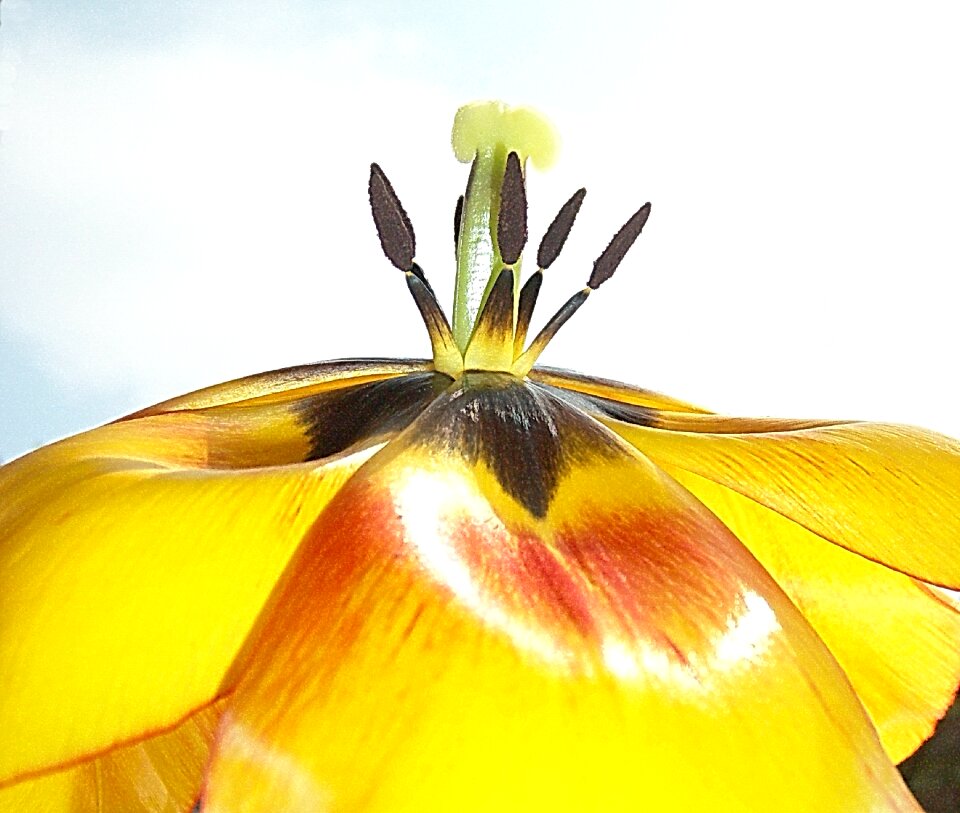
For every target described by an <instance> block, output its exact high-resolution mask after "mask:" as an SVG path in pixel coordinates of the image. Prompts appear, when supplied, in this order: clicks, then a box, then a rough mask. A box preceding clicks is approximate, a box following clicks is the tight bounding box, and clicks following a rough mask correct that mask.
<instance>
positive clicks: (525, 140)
mask: <svg viewBox="0 0 960 813" xmlns="http://www.w3.org/2000/svg"><path fill="white" fill-rule="evenodd" d="M451 141H452V143H453V152H454V154H455V155H456V156H457V160H459V161H462V162H464V163H469V162H470V161H472V160H473V159H474V156H476V154H477V153H478V152H485V151H488V150H494V149H496V148H497V147H498V146H499V147H501V148H505V149H506V150H512V151H514V152H516V153H517V155H519V156H520V159H521V160H523V159H526V158H529V159H530V160H531V161H533V165H534V166H535V167H536V168H537V169H540V170H543V169H549V168H550V167H551V166H552V165H553V162H554V161H555V160H556V158H557V152H558V148H559V143H560V139H559V136H558V135H557V131H556V129H555V128H554V126H553V125H552V124H551V123H550V121H549V120H548V119H547V118H546V117H545V116H544V115H543V114H542V113H539V112H537V111H536V110H534V109H533V108H530V107H508V106H507V105H505V104H504V103H503V102H496V101H492V102H471V103H470V104H465V105H464V106H463V107H461V108H460V109H459V110H458V111H457V114H456V116H454V119H453V134H452V136H451Z"/></svg>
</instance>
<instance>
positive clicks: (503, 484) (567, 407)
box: [0, 104, 960, 813]
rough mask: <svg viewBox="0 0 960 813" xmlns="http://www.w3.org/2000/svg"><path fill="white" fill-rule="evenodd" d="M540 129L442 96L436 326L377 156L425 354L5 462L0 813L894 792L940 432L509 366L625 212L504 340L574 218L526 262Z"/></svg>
mask: <svg viewBox="0 0 960 813" xmlns="http://www.w3.org/2000/svg"><path fill="white" fill-rule="evenodd" d="M551 139H552V134H551V131H550V130H549V127H548V126H547V125H546V124H545V123H544V121H543V120H542V119H540V118H538V117H537V116H536V115H535V114H533V113H531V112H530V111H527V110H510V109H507V108H505V107H503V106H501V105H498V104H486V105H475V106H469V107H467V108H464V109H462V110H461V111H460V113H458V117H457V120H456V123H455V129H454V147H455V151H456V152H457V154H458V156H459V157H460V158H461V159H465V160H469V161H472V169H471V173H470V180H469V182H468V185H467V191H466V194H465V196H464V197H463V198H462V199H461V201H460V203H459V205H458V207H457V212H456V218H455V221H456V226H455V232H456V234H455V238H456V246H457V265H458V278H457V284H456V298H455V302H454V309H453V318H452V321H448V320H447V317H446V316H445V314H444V312H443V310H442V308H441V307H440V305H439V304H438V302H437V300H436V298H435V296H434V294H433V291H432V289H431V287H430V284H429V283H428V281H427V277H426V275H425V273H424V271H423V270H422V269H421V268H420V266H419V265H418V264H417V262H416V244H415V238H414V231H413V228H412V226H411V223H410V220H409V218H408V217H407V214H406V212H405V211H404V209H403V207H402V205H401V203H400V200H399V197H398V195H397V194H396V192H395V191H394V189H393V187H392V186H391V184H390V182H389V181H388V180H387V177H386V175H385V173H384V172H383V171H382V170H381V169H380V167H378V166H377V165H373V166H372V168H371V173H370V180H369V184H370V186H369V192H370V202H371V207H372V210H373V217H374V221H375V226H376V229H377V233H378V235H379V238H380V242H381V245H382V247H383V250H384V253H385V254H386V257H387V259H388V260H389V261H390V262H391V263H392V264H393V265H394V266H395V267H396V268H397V269H398V270H399V271H400V272H401V274H402V275H403V277H404V278H405V281H406V284H407V287H408V288H409V290H410V292H411V294H412V295H413V299H414V301H415V303H416V306H417V308H418V309H419V311H420V313H421V315H422V317H423V321H424V323H425V324H426V327H427V331H428V335H429V338H430V342H431V346H432V358H430V359H428V360H407V361H389V360H382V359H374V360H360V361H337V362H328V363H323V364H316V365H309V366H304V367H294V368H291V369H286V370H280V371H277V372H271V373H265V374H262V375H255V376H252V377H249V378H244V379H240V380H238V381H233V382H230V383H227V384H221V385H218V386H214V387H210V388H208V389H204V390H200V391H198V392H195V393H192V394H189V395H185V396H182V397H180V398H175V399H173V400H170V401H166V402H164V403H161V404H159V405H157V406H154V407H151V408H148V409H145V410H143V411H141V412H138V413H136V414H134V415H130V416H128V417H126V418H123V419H121V420H118V421H115V422H113V423H110V424H107V425H105V426H102V427H100V428H98V429H94V430H91V431H89V432H85V433H83V434H80V435H77V436H76V437H72V438H69V439H67V440H64V441H61V442H58V443H55V444H53V445H51V446H48V447H46V448H42V449H39V450H37V451H35V452H33V453H31V454H29V455H26V456H24V457H22V458H20V459H19V460H15V461H13V462H12V463H10V464H8V465H7V466H5V467H4V468H3V469H0V623H2V628H0V676H2V682H3V683H2V689H3V690H2V693H0V811H4V812H5V811H33V810H42V811H87V810H90V811H189V810H191V809H202V810H203V811H204V813H228V812H229V813H234V812H236V813H240V812H241V811H242V812H243V813H253V812H254V811H258V812H262V813H276V812H277V811H293V812H297V813H298V812H300V811H304V812H305V811H310V812H311V813H316V812H317V811H378V812H379V811H384V812H385V813H400V811H418V813H419V812H422V811H459V812H460V813H471V812H473V811H476V812H477V813H479V812H480V811H484V813H489V811H524V812H525V813H535V812H536V811H550V813H562V811H577V813H584V812H586V811H604V812H605V813H610V812H613V811H668V812H670V811H681V812H682V811H699V810H709V811H714V812H718V811H722V812H724V813H727V812H729V813H735V812H739V813H755V812H756V811H779V813H789V812H790V811H797V812H798V813H799V812H800V811H802V813H810V811H830V813H844V812H846V811H850V813H866V811H871V812H872V813H876V812H877V811H916V810H919V807H918V806H917V804H916V802H915V801H914V799H913V797H912V796H911V795H910V793H909V791H908V790H907V789H906V787H905V786H904V784H903V782H902V781H901V779H900V776H899V774H898V773H897V771H896V768H895V763H897V762H898V761H900V760H902V759H903V758H905V757H906V756H907V755H909V754H910V753H911V752H913V751H914V750H915V749H916V748H917V747H918V745H919V744H920V743H921V742H923V740H924V739H926V738H927V737H928V736H929V735H930V733H931V732H932V729H933V727H934V725H935V723H936V721H937V720H938V719H939V718H940V717H941V716H942V714H943V712H944V710H945V709H946V708H947V706H948V705H949V704H950V702H951V700H952V698H953V696H954V693H955V691H956V688H957V684H958V681H960V647H958V645H957V644H958V641H960V608H958V605H957V604H956V603H955V602H954V600H953V599H952V598H951V596H950V594H949V593H948V592H946V591H944V590H942V589H940V588H943V587H946V588H953V589H956V588H958V587H960V444H958V443H957V442H956V441H953V440H950V439H948V438H945V437H942V436H940V435H937V434H934V433H932V432H928V431H924V430H922V429H916V428H909V427H903V426H894V425H883V424H870V423H861V422H855V421H828V420H774V419H743V418H727V417H720V416H718V415H715V414H712V413H710V412H707V411H705V410H703V409H700V408H698V407H695V406H692V405H690V404H687V403H684V402H682V401H679V400H676V399H673V398H669V397H666V396H663V395H659V394H657V393H654V392H650V391H648V390H644V389H640V388H637V387H632V386H627V385H625V384H620V383H615V382H611V381H607V380H603V379H599V378H592V377H589V376H584V375H577V374H573V373H569V372H565V371H562V370H558V369H551V368H546V367H539V366H537V365H536V361H537V358H538V356H539V355H540V353H541V351H542V350H543V348H544V347H545V346H546V344H547V342H548V341H549V340H550V338H551V337H552V336H553V335H554V334H555V333H556V331H557V330H558V329H559V328H560V327H561V326H562V325H563V324H564V323H565V322H566V321H567V320H568V319H569V318H570V317H571V316H572V315H573V314H574V312H575V311H576V310H577V309H578V308H579V307H581V306H582V305H583V304H584V302H585V301H586V300H587V299H588V298H589V297H591V296H592V294H593V293H594V292H595V291H596V290H597V289H598V288H600V286H601V285H604V284H605V283H607V282H608V281H609V280H610V278H611V276H612V275H613V274H614V272H615V271H616V270H617V268H618V267H619V266H620V265H621V262H622V261H623V260H624V257H625V255H626V254H627V251H628V250H629V249H630V248H631V246H632V245H633V244H634V242H635V241H636V240H637V239H638V237H639V235H640V232H641V230H642V229H643V227H644V225H645V223H646V222H647V218H648V216H649V214H650V205H649V204H646V205H644V206H642V207H640V208H639V209H638V210H637V211H636V213H635V214H633V215H632V216H631V217H630V218H629V219H628V220H627V222H626V224H625V225H624V226H623V228H622V229H620V231H619V232H617V234H616V235H615V236H614V238H613V240H612V241H611V242H610V244H609V245H608V246H607V247H606V249H604V250H603V251H602V252H601V253H600V254H599V256H598V259H597V260H596V262H595V264H594V266H593V268H592V270H591V273H590V274H589V277H588V279H587V282H586V285H585V287H584V288H583V289H582V290H580V291H578V292H577V293H575V294H574V295H573V296H572V297H571V298H570V299H569V300H568V301H567V303H566V304H565V305H564V306H563V307H562V308H561V309H560V310H559V311H558V313H557V314H556V315H555V316H554V317H553V318H552V319H550V320H548V321H547V322H546V326H545V327H544V328H543V329H542V330H541V331H540V332H539V333H538V334H537V335H536V336H535V337H534V338H532V339H528V332H529V327H530V324H531V314H532V312H533V308H534V305H535V303H536V299H537V294H538V291H539V289H540V285H541V283H542V281H543V278H544V272H545V271H547V270H548V269H549V267H550V266H552V265H553V263H554V261H555V260H556V259H557V257H558V255H559V254H560V251H561V249H562V247H563V245H564V242H565V241H566V239H567V236H568V234H569V233H570V231H571V228H572V226H573V224H574V220H575V218H576V215H577V211H578V210H579V208H580V206H581V204H582V202H583V200H584V192H583V190H580V191H578V192H577V193H575V194H574V195H573V196H572V197H571V198H570V200H569V201H567V203H565V204H564V205H563V206H562V208H561V209H560V211H559V214H558V215H557V217H556V219H555V220H554V221H553V223H552V224H551V226H550V227H549V228H548V230H547V232H546V234H545V236H544V237H543V239H542V241H541V242H540V244H539V250H538V252H537V257H536V263H537V266H538V267H537V269H536V270H533V271H532V272H530V273H527V274H526V279H525V281H523V278H524V273H523V272H522V271H521V267H520V257H521V252H522V250H523V248H524V246H525V243H526V239H527V226H526V196H525V178H524V174H525V167H526V162H527V159H528V158H529V159H530V160H531V161H532V162H533V163H534V164H537V163H540V164H544V163H547V162H548V161H549V159H550V153H551V151H552V142H551ZM632 260H633V258H631V261H632ZM384 273H387V270H386V264H385V270H384ZM392 273H395V272H392ZM521 282H522V284H521Z"/></svg>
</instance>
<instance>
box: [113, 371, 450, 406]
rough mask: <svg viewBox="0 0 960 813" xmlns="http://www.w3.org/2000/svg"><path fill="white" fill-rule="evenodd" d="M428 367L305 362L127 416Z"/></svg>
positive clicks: (277, 395) (288, 393)
mask: <svg viewBox="0 0 960 813" xmlns="http://www.w3.org/2000/svg"><path fill="white" fill-rule="evenodd" d="M431 367H432V365H431V363H430V362H428V361H424V360H422V359H399V360H398V359H345V360H343V361H325V362H322V363H320V364H304V365H301V366H299V367H286V368H284V369H282V370H274V371H273V372H269V373H258V374H257V375H251V376H246V377H244V378H238V379H235V380H233V381H227V382H225V383H223V384H215V385H214V386H212V387H205V388H204V389H202V390H196V391H195V392H191V393H188V394H186V395H181V396H178V397H176V398H171V399H170V400H168V401H162V402H160V403H159V404H156V405H154V406H152V407H147V408H146V409H143V410H141V411H140V412H136V413H134V414H133V415H131V416H129V417H131V418H133V417H142V416H144V415H158V414H161V413H164V412H173V411H176V410H184V409H204V408H207V407H212V406H222V405H224V404H235V403H238V402H241V401H253V400H257V401H271V400H287V401H289V400H290V399H292V398H302V397H303V396H305V395H311V394H313V393H317V392H322V391H324V390H327V389H339V388H341V387H343V386H345V385H353V384H363V383H365V382H368V381H378V380H380V379H384V378H392V377H394V376H398V375H404V374H406V373H416V372H424V371H426V370H429V369H431Z"/></svg>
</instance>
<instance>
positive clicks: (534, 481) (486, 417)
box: [415, 372, 612, 518]
mask: <svg viewBox="0 0 960 813" xmlns="http://www.w3.org/2000/svg"><path fill="white" fill-rule="evenodd" d="M460 382H461V386H459V387H456V388H455V389H451V390H450V391H449V392H448V393H446V394H445V395H443V396H441V397H440V398H438V399H437V401H436V403H435V404H433V405H432V406H431V407H430V408H429V409H428V410H427V411H426V412H425V413H424V415H423V417H422V419H421V420H420V421H418V423H417V426H416V430H415V431H416V432H417V440H418V441H419V443H420V444H422V445H423V446H424V447H425V448H426V449H428V450H429V449H437V450H439V449H441V448H442V449H443V451H444V452H446V453H453V454H458V455H462V456H463V458H464V459H465V461H466V462H467V463H468V464H469V465H471V466H475V465H477V464H480V465H483V466H484V467H486V468H487V469H488V470H489V471H490V472H491V473H492V474H493V476H494V477H496V479H497V482H498V483H499V484H500V487H501V488H502V489H503V490H504V492H506V493H507V494H509V495H510V496H511V497H513V498H514V499H515V500H516V501H517V502H518V503H520V504H521V505H522V506H523V507H524V508H526V510H527V511H529V512H530V514H532V515H533V516H534V517H537V518H543V517H544V516H546V514H547V510H548V509H549V507H550V502H551V500H552V499H553V497H554V494H555V493H556V490H557V486H558V485H559V483H560V480H561V478H562V476H563V474H564V472H566V471H567V470H568V468H569V467H570V466H573V465H576V464H577V462H578V459H579V457H580V456H581V455H582V454H584V453H586V451H585V450H588V451H589V455H591V456H595V455H602V454H604V452H605V451H606V450H608V449H609V448H610V445H611V443H612V441H611V440H610V437H609V435H608V434H607V433H606V432H605V431H604V430H603V429H601V428H600V427H599V426H596V425H595V424H593V423H592V422H591V421H589V420H588V419H585V418H581V416H579V415H578V413H577V412H576V411H575V410H574V409H572V408H571V407H569V406H567V405H566V404H565V403H563V402H562V401H560V400H559V399H557V398H556V397H555V396H553V395H552V394H551V393H549V392H548V391H547V390H546V389H545V388H542V387H540V386H539V385H537V384H534V383H533V382H530V381H520V380H518V379H517V378H515V377H514V376H511V375H509V374H507V373H491V372H468V373H466V374H465V375H464V376H463V378H462V379H461V380H460ZM438 447H439V448H438Z"/></svg>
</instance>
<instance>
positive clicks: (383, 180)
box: [369, 164, 416, 271]
mask: <svg viewBox="0 0 960 813" xmlns="http://www.w3.org/2000/svg"><path fill="white" fill-rule="evenodd" d="M369 194H370V209H371V211H372V212H373V222H374V223H375V224H376V226H377V235H378V236H379V237H380V245H381V247H382V248H383V253H384V254H386V255H387V259H388V260H390V262H391V263H393V264H394V265H395V266H396V267H397V268H399V269H400V270H401V271H409V270H410V269H411V268H412V267H413V257H414V254H415V253H416V239H415V237H414V235H413V226H412V225H411V223H410V218H409V217H407V213H406V212H405V211H404V210H403V206H402V205H401V203H400V199H399V198H398V197H397V193H396V192H394V191H393V186H391V184H390V181H389V180H388V179H387V176H386V175H384V174H383V170H382V169H380V167H379V166H377V165H376V164H371V165H370V185H369Z"/></svg>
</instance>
